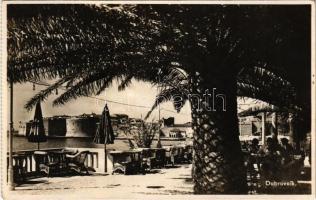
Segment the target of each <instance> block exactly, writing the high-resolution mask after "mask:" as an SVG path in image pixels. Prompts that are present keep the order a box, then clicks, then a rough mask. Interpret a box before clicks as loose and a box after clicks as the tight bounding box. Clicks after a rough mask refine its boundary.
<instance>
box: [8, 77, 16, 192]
mask: <svg viewBox="0 0 316 200" xmlns="http://www.w3.org/2000/svg"><path fill="white" fill-rule="evenodd" d="M12 147H13V81H12V80H10V132H9V168H8V186H9V190H14V189H15V187H14V180H13V158H12Z"/></svg>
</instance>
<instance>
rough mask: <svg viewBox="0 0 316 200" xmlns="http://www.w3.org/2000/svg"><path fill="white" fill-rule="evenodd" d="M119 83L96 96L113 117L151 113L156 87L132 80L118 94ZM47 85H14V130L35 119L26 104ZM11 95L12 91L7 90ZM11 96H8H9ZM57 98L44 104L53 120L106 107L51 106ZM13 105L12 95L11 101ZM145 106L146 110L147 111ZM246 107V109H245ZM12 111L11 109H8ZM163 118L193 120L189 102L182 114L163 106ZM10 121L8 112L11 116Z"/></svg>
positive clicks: (88, 103)
mask: <svg viewBox="0 0 316 200" xmlns="http://www.w3.org/2000/svg"><path fill="white" fill-rule="evenodd" d="M117 87H118V85H117V83H115V82H114V83H113V84H112V86H111V87H109V88H108V89H106V90H105V92H103V93H102V94H101V95H99V96H97V97H98V98H101V99H107V100H108V101H107V104H108V107H109V110H110V113H111V114H127V115H129V117H132V118H144V116H145V115H146V114H147V112H148V111H149V110H150V107H151V106H152V105H153V103H154V101H155V97H156V95H157V92H158V91H157V88H156V87H153V86H152V85H151V84H149V83H145V82H139V81H135V80H134V81H132V84H131V85H130V86H129V87H128V88H126V89H125V90H124V91H118V89H117ZM44 88H45V86H41V85H35V90H33V84H32V83H24V84H15V85H14V97H13V102H14V104H13V109H14V115H13V120H14V127H15V128H17V127H18V124H19V122H20V121H22V122H25V121H28V120H30V119H32V118H33V116H34V109H33V110H31V111H27V110H26V109H25V108H24V105H25V104H26V102H27V101H28V100H29V99H30V98H31V97H32V96H34V95H35V94H36V93H38V92H39V91H40V90H42V89H44ZM8 92H9V88H8ZM62 93H63V90H61V89H59V90H58V95H60V94H62ZM8 94H9V93H8ZM56 97H57V95H56V94H52V95H51V96H49V97H48V98H47V100H46V101H45V102H42V103H41V106H42V111H43V116H44V117H51V116H54V115H69V116H76V115H81V114H84V113H86V114H90V113H96V114H101V112H102V110H103V107H104V105H105V101H103V100H97V99H95V98H88V97H82V98H78V99H74V100H71V101H69V102H67V103H66V104H64V105H62V106H52V102H53V100H54V99H55V98H56ZM112 101H115V102H119V103H123V104H130V105H137V106H143V107H136V106H127V105H122V104H118V103H114V102H112ZM9 102H10V99H9V95H8V101H7V103H9ZM247 102H249V100H246V101H243V100H241V99H239V100H238V103H239V104H243V103H246V105H247ZM144 106H145V108H144ZM243 107H245V106H243ZM8 108H9V107H8ZM160 108H161V118H163V117H164V118H168V117H174V118H175V123H177V124H179V123H186V122H190V121H191V114H190V106H189V104H188V103H186V104H185V106H184V107H183V108H182V110H181V112H180V113H177V112H176V111H175V110H174V108H173V105H172V103H171V102H167V103H163V104H161V107H160ZM7 116H8V119H9V113H8V115H7ZM151 120H154V121H157V120H158V109H156V110H155V111H154V112H153V113H152V115H151V116H150V118H149V119H148V121H151Z"/></svg>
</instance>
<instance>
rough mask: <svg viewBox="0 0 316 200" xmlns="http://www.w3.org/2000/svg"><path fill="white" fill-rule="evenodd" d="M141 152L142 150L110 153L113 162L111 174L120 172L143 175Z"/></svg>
mask: <svg viewBox="0 0 316 200" xmlns="http://www.w3.org/2000/svg"><path fill="white" fill-rule="evenodd" d="M142 152H143V151H142V150H130V151H111V152H110V153H109V154H110V155H111V157H112V162H113V171H112V174H113V173H115V172H122V173H124V174H136V173H138V172H143V173H144V168H143V165H142V156H141V154H142Z"/></svg>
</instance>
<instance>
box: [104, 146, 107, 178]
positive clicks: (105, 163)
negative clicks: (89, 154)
mask: <svg viewBox="0 0 316 200" xmlns="http://www.w3.org/2000/svg"><path fill="white" fill-rule="evenodd" d="M107 159H108V157H107V155H106V141H105V142H104V172H107V171H108V169H107V168H108V166H107V164H108V163H107Z"/></svg>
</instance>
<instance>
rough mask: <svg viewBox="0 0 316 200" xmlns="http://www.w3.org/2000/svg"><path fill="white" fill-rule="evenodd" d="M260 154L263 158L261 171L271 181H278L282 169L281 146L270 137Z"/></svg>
mask: <svg viewBox="0 0 316 200" xmlns="http://www.w3.org/2000/svg"><path fill="white" fill-rule="evenodd" d="M259 154H260V155H261V156H262V159H261V160H260V163H261V167H260V169H261V170H262V172H263V175H264V176H265V177H266V178H267V179H270V180H273V179H276V178H277V174H278V171H279V169H280V167H281V156H280V155H281V150H280V147H279V144H278V143H277V142H276V141H275V140H273V139H272V138H270V137H269V138H267V142H266V145H265V147H263V148H261V149H260V151H259Z"/></svg>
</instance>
